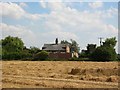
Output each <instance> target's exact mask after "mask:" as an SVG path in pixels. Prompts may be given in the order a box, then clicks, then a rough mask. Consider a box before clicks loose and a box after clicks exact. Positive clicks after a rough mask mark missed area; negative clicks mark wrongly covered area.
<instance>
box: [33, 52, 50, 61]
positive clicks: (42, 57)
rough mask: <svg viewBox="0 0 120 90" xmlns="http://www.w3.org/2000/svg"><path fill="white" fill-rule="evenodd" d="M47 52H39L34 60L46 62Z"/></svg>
mask: <svg viewBox="0 0 120 90" xmlns="http://www.w3.org/2000/svg"><path fill="white" fill-rule="evenodd" d="M48 55H49V54H48V52H46V51H41V52H38V53H37V54H36V55H35V57H34V60H46V59H47V58H48Z"/></svg>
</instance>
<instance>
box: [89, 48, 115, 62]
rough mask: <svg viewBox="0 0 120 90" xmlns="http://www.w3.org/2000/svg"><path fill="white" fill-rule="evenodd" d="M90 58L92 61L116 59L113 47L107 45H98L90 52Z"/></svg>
mask: <svg viewBox="0 0 120 90" xmlns="http://www.w3.org/2000/svg"><path fill="white" fill-rule="evenodd" d="M91 59H92V60H93V61H113V60H116V52H115V49H113V48H112V47H108V46H101V47H98V48H97V49H96V50H95V51H94V52H93V53H92V54H91Z"/></svg>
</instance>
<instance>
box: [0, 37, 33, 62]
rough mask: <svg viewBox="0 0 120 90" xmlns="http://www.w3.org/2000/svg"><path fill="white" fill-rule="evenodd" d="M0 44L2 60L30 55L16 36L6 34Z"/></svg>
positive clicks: (29, 56) (23, 57) (25, 57)
mask: <svg viewBox="0 0 120 90" xmlns="http://www.w3.org/2000/svg"><path fill="white" fill-rule="evenodd" d="M0 44H1V45H2V59H3V60H18V59H28V58H31V57H32V55H31V53H29V49H27V48H26V47H24V43H23V41H22V40H21V39H20V38H18V37H11V36H8V37H6V38H5V39H2V40H1V42H0Z"/></svg>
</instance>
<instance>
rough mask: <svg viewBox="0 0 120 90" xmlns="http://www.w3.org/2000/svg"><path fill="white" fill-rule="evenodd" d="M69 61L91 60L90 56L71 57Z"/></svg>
mask: <svg viewBox="0 0 120 90" xmlns="http://www.w3.org/2000/svg"><path fill="white" fill-rule="evenodd" d="M69 61H90V59H89V58H75V57H73V58H70V59H69Z"/></svg>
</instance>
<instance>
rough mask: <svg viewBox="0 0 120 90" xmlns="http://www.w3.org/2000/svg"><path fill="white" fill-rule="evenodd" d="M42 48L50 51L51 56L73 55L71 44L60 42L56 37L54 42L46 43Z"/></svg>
mask: <svg viewBox="0 0 120 90" xmlns="http://www.w3.org/2000/svg"><path fill="white" fill-rule="evenodd" d="M42 50H44V51H47V52H49V58H64V59H68V58H71V57H72V53H70V47H69V45H68V44H61V43H58V38H56V40H55V43H54V44H44V46H43V47H42Z"/></svg>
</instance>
